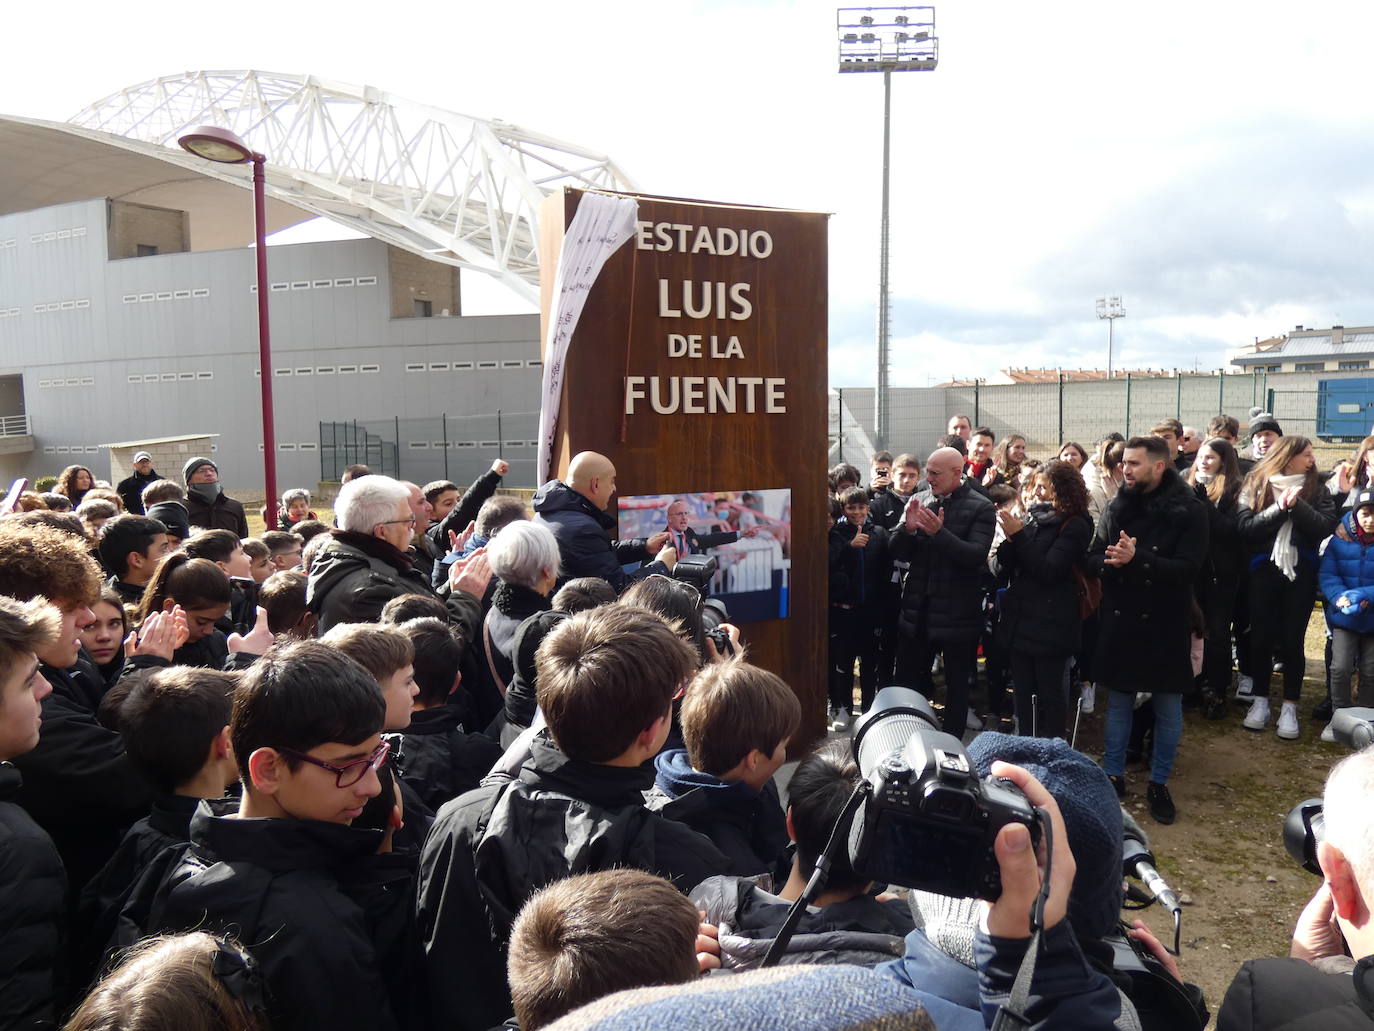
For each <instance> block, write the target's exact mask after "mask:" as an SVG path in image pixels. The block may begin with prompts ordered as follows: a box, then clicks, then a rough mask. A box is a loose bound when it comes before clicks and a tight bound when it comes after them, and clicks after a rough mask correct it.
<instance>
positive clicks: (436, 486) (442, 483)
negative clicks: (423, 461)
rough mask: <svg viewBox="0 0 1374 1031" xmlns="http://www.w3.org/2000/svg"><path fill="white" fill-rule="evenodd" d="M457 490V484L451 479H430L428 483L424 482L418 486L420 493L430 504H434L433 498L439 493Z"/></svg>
mask: <svg viewBox="0 0 1374 1031" xmlns="http://www.w3.org/2000/svg"><path fill="white" fill-rule="evenodd" d="M457 490H458V484H456V483H454V482H453V481H452V480H430V481H429V483H426V484H425V485H424V486H423V487H421V488H420V493H422V494H423V495H424V496H425V500H426V501H428V502H429V503H430V504H431V505H432V504H434V499H435V498H437V497H438V496H439V495H440V494H444V493H447V492H448V491H457Z"/></svg>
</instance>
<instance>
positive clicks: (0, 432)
mask: <svg viewBox="0 0 1374 1031" xmlns="http://www.w3.org/2000/svg"><path fill="white" fill-rule="evenodd" d="M29 432H30V430H29V417H28V416H27V415H0V437H27V436H28V435H29Z"/></svg>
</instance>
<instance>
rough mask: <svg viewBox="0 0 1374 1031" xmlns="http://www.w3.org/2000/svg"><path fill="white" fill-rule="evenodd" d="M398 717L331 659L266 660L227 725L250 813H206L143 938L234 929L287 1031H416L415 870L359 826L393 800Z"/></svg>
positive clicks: (377, 834) (287, 656)
mask: <svg viewBox="0 0 1374 1031" xmlns="http://www.w3.org/2000/svg"><path fill="white" fill-rule="evenodd" d="M385 715H386V703H385V701H384V700H383V698H382V692H381V690H380V689H379V688H378V686H377V682H376V681H375V680H373V679H372V677H371V676H369V675H368V674H367V672H366V671H365V670H364V669H363V668H362V667H360V666H359V665H358V664H357V663H355V662H354V661H353V660H352V659H349V658H348V657H347V656H345V655H342V654H341V653H339V652H338V651H335V650H334V649H333V648H330V647H328V646H326V645H323V644H320V643H318V642H315V641H302V642H298V643H294V644H286V645H279V646H276V647H274V648H272V649H271V650H269V651H268V652H267V654H266V655H264V656H262V658H260V659H259V660H258V661H257V662H256V663H255V664H254V665H253V666H252V667H251V668H250V669H249V670H248V671H247V672H246V673H245V674H244V675H243V680H242V683H241V684H240V686H239V689H238V691H237V693H236V695H235V698H234V707H233V713H232V715H231V717H230V723H229V736H230V741H231V743H232V745H233V748H234V758H235V761H236V762H237V764H238V771H239V776H240V779H241V780H242V783H243V798H242V801H240V802H235V801H233V800H232V799H225V800H222V801H215V802H212V801H205V802H202V803H201V804H200V807H199V808H198V809H197V810H196V813H195V815H194V816H193V817H192V819H191V847H190V849H189V850H188V851H187V852H185V853H184V854H183V855H182V856H181V858H180V861H179V862H178V863H177V865H176V866H175V867H174V868H173V869H171V870H170V871H169V872H168V873H167V875H166V876H165V877H164V878H162V879H161V883H160V884H159V885H158V886H157V888H156V891H155V895H154V897H153V898H152V901H151V903H150V906H149V909H148V912H149V917H148V920H147V922H146V926H145V927H143V928H140V929H138V931H140V932H141V933H151V932H157V931H172V932H174V931H183V930H189V929H204V930H212V931H215V932H224V931H227V930H230V929H232V930H233V931H234V933H235V934H236V935H237V936H238V938H239V939H240V940H241V941H242V942H243V943H244V945H245V946H246V947H247V948H248V950H249V951H250V952H251V953H252V954H253V956H254V958H256V959H257V961H258V963H259V965H260V966H261V968H262V973H263V979H264V981H265V987H266V989H267V994H268V996H269V999H268V1009H269V1012H270V1015H271V1018H272V1026H273V1027H274V1028H276V1029H277V1031H291V1029H304V1028H312V1029H313V1028H368V1029H376V1031H389V1029H392V1028H396V1027H402V1026H414V1022H413V1021H411V1020H410V1019H409V1015H408V1010H409V1007H410V1006H412V1005H413V1004H414V1002H415V1000H416V999H417V998H419V997H422V996H421V995H420V993H419V991H418V989H417V987H416V986H415V985H414V984H413V983H412V979H413V977H414V974H415V970H416V967H417V965H418V955H416V956H412V955H410V954H409V947H410V946H411V945H412V944H413V927H412V925H411V923H410V921H409V913H410V905H411V897H412V896H411V885H412V877H413V856H407V855H406V854H404V853H396V854H392V853H391V852H390V844H391V843H390V838H391V835H390V831H382V830H374V829H367V828H361V827H353V826H351V824H352V823H353V821H354V820H355V819H356V818H357V817H358V816H359V815H361V813H362V811H363V808H364V806H365V805H366V804H367V802H368V800H369V799H371V798H372V797H374V796H376V795H377V794H378V793H379V792H380V791H381V784H380V783H379V781H378V779H377V770H378V768H379V767H380V766H381V765H382V764H383V763H384V762H386V757H387V752H388V748H387V746H386V744H384V743H383V742H382V740H381V730H382V724H383V721H384V719H385ZM399 822H400V814H399V813H397V814H396V816H395V819H394V820H393V823H392V827H393V828H394V827H395V826H396V825H398V824H399ZM146 883H147V879H145V882H144V883H143V884H140V886H139V889H138V892H137V894H143V893H144V892H145V888H146ZM137 901H139V900H138V899H135V902H137ZM131 905H132V903H131ZM126 915H127V911H126ZM121 934H122V938H123V940H122V941H121V944H128V943H129V940H130V938H131V937H134V936H136V935H135V934H134V933H133V929H131V928H127V927H125V928H121Z"/></svg>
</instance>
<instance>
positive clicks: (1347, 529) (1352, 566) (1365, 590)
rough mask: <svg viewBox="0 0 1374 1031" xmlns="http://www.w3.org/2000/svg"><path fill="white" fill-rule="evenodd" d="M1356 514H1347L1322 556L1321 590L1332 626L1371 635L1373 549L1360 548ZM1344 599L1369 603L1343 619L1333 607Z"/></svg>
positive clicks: (1373, 627) (1373, 631)
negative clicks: (1339, 599)
mask: <svg viewBox="0 0 1374 1031" xmlns="http://www.w3.org/2000/svg"><path fill="white" fill-rule="evenodd" d="M1355 529H1356V528H1355V513H1354V512H1347V513H1346V514H1345V516H1344V518H1342V519H1341V525H1340V527H1339V528H1338V529H1337V531H1336V534H1335V536H1333V537H1332V538H1331V540H1330V541H1329V542H1327V545H1326V553H1325V554H1324V555H1322V564H1321V572H1320V574H1319V575H1320V578H1321V588H1322V594H1323V595H1325V596H1326V602H1327V608H1326V612H1327V616H1328V617H1329V618H1330V620H1331V625H1332V626H1335V627H1340V628H1341V629H1342V630H1352V631H1354V632H1355V633H1357V634H1374V545H1368V544H1361V543H1360V542H1359V538H1358V534H1357V533H1356V532H1355ZM1342 596H1345V597H1347V598H1349V599H1350V600H1351V601H1353V602H1361V601H1363V602H1369V603H1370V604H1369V605H1368V606H1366V607H1362V608H1359V609H1356V610H1355V611H1354V612H1352V613H1350V614H1349V615H1346V614H1345V613H1344V612H1342V611H1341V610H1340V609H1339V608H1338V607H1337V606H1336V599H1337V598H1340V597H1342Z"/></svg>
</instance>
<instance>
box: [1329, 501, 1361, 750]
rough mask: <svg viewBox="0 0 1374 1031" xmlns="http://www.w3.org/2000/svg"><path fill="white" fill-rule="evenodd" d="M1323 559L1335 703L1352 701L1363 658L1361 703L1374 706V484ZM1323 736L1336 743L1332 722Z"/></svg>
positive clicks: (1337, 705) (1338, 705) (1337, 706)
mask: <svg viewBox="0 0 1374 1031" xmlns="http://www.w3.org/2000/svg"><path fill="white" fill-rule="evenodd" d="M1351 507H1352V509H1353V510H1352V511H1350V512H1348V513H1347V514H1346V516H1345V518H1344V519H1342V520H1341V525H1340V526H1339V527H1338V528H1337V530H1336V533H1335V535H1334V536H1333V537H1332V538H1331V540H1330V541H1329V542H1328V543H1327V545H1326V551H1325V552H1324V553H1323V555H1322V563H1321V573H1320V578H1321V589H1322V594H1324V595H1325V596H1326V605H1327V617H1328V618H1329V619H1330V621H1331V707H1332V710H1333V712H1334V710H1337V709H1343V708H1345V707H1347V706H1349V705H1350V704H1351V696H1352V692H1351V687H1350V677H1351V674H1352V673H1354V671H1355V663H1356V661H1357V660H1358V662H1359V670H1360V688H1359V700H1360V704H1361V705H1374V605H1371V604H1370V603H1371V602H1374V489H1370V488H1368V487H1366V488H1365V489H1364V490H1361V491H1359V492H1357V494H1356V496H1355V499H1354V503H1353V504H1352V506H1351ZM1322 740H1323V741H1329V742H1334V741H1335V740H1336V736H1335V734H1334V733H1333V732H1332V729H1331V724H1327V727H1326V729H1325V730H1323V731H1322Z"/></svg>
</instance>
